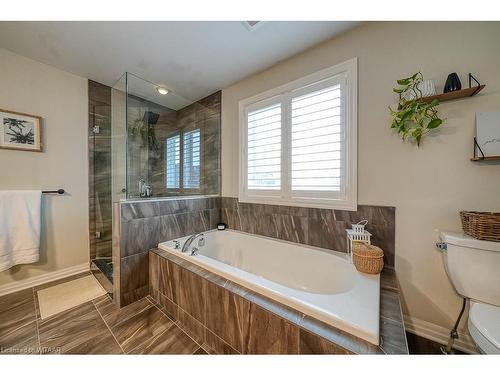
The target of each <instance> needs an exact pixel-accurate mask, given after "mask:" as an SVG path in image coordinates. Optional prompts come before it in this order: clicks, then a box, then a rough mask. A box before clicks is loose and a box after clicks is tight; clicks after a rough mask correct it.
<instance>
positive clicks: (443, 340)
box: [404, 315, 477, 354]
mask: <svg viewBox="0 0 500 375" xmlns="http://www.w3.org/2000/svg"><path fill="white" fill-rule="evenodd" d="M404 320H405V327H406V330H407V331H408V332H411V333H414V334H415V335H417V336H420V337H424V338H426V339H428V340H432V341H434V342H437V343H440V344H443V345H446V344H448V338H449V337H450V328H445V327H441V326H439V325H437V324H433V323H429V322H426V321H425V320H421V319H417V318H412V317H409V316H408V315H405V316H404ZM458 335H459V338H458V339H456V340H455V343H454V345H453V347H454V348H455V349H458V350H461V351H462V352H465V353H470V354H476V353H477V349H476V347H475V345H474V341H473V340H472V337H471V336H470V335H469V333H468V332H466V331H461V332H458Z"/></svg>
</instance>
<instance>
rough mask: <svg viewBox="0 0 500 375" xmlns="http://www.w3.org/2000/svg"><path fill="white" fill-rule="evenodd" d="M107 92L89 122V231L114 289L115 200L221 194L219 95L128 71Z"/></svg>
mask: <svg viewBox="0 0 500 375" xmlns="http://www.w3.org/2000/svg"><path fill="white" fill-rule="evenodd" d="M109 90H110V105H108V107H107V108H105V109H106V111H108V112H109V115H108V116H107V117H106V116H104V117H102V118H103V119H106V121H100V122H99V121H97V120H95V119H94V120H95V121H96V122H99V123H98V124H97V123H96V124H95V126H94V128H93V129H94V131H93V136H94V147H93V150H92V151H91V152H93V160H94V171H93V173H94V179H93V181H94V186H93V192H94V194H93V195H92V194H91V207H93V208H94V212H93V215H92V214H91V217H92V216H94V220H95V223H94V226H92V223H91V226H90V227H91V228H95V241H94V244H92V241H91V264H92V267H91V268H92V270H93V273H94V275H96V277H97V278H98V280H99V281H100V282H101V284H103V286H105V288H106V289H107V290H108V291H111V290H112V284H113V263H112V256H111V254H112V240H113V237H112V227H113V225H112V219H113V218H112V214H111V213H112V205H113V203H114V202H119V201H121V200H143V199H159V198H167V197H171V198H175V197H180V196H193V195H209V196H210V195H219V193H220V92H219V93H215V94H213V95H210V96H208V97H206V98H203V99H200V100H189V99H186V98H184V97H182V96H180V95H177V94H176V93H175V92H173V91H172V90H169V88H167V87H165V86H163V85H159V84H154V83H151V82H148V81H146V80H144V79H142V78H140V77H137V76H136V75H133V74H131V73H125V74H124V75H123V76H122V77H121V78H120V79H119V80H118V81H117V82H116V84H115V85H114V86H113V87H111V88H109ZM89 95H90V92H89ZM217 98H218V99H217ZM96 130H97V131H96ZM104 140H105V141H104ZM91 173H92V171H91ZM92 199H93V201H92ZM91 236H92V233H91ZM92 246H94V247H95V248H94V249H92ZM92 255H93V256H92Z"/></svg>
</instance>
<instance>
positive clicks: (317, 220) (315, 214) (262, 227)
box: [221, 197, 396, 267]
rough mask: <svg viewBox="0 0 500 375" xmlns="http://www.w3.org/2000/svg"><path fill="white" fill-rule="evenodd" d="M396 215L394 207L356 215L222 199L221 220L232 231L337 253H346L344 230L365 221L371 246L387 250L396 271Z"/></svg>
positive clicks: (361, 209)
mask: <svg viewBox="0 0 500 375" xmlns="http://www.w3.org/2000/svg"><path fill="white" fill-rule="evenodd" d="M395 214H396V209H395V207H384V206H367V205H358V210H357V211H341V210H330V209H319V208H305V207H290V206H277V205H266V204H254V203H242V202H239V201H238V198H227V197H223V198H221V220H222V222H224V223H226V224H228V226H229V228H230V229H235V230H241V231H243V232H248V233H253V234H259V235H263V236H268V237H273V238H278V239H281V240H286V241H292V242H298V243H303V244H306V245H311V246H318V247H322V248H326V249H332V250H336V251H346V249H347V239H346V232H345V230H346V229H347V228H350V227H351V224H355V223H357V222H359V221H361V220H363V219H366V220H368V226H367V227H366V229H367V230H368V231H369V232H370V233H372V235H373V236H372V243H373V244H374V245H377V246H380V247H381V248H382V249H383V250H384V254H385V263H386V265H387V266H389V267H394V252H395Z"/></svg>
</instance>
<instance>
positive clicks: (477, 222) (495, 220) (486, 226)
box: [460, 211, 500, 242]
mask: <svg viewBox="0 0 500 375" xmlns="http://www.w3.org/2000/svg"><path fill="white" fill-rule="evenodd" d="M460 217H461V219H462V228H463V230H464V232H465V233H466V234H468V235H469V236H472V237H474V238H476V239H478V240H483V241H495V242H500V212H476V211H462V212H460Z"/></svg>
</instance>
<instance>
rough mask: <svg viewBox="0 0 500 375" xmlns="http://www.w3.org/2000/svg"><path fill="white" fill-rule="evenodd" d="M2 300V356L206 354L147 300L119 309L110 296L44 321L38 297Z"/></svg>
mask: <svg viewBox="0 0 500 375" xmlns="http://www.w3.org/2000/svg"><path fill="white" fill-rule="evenodd" d="M81 276H83V275H78V276H73V277H71V278H66V279H63V280H60V281H58V282H53V283H50V284H45V285H41V286H37V287H35V288H30V289H26V290H23V291H20V292H16V293H12V294H9V295H6V296H1V297H0V354H64V353H68V354H125V353H126V354H206V352H205V351H204V350H203V349H202V348H201V347H200V345H198V344H197V343H196V342H195V341H194V340H193V339H191V338H190V337H189V336H188V335H187V334H186V332H184V331H183V330H182V329H181V327H179V326H178V325H177V324H176V323H175V322H174V321H172V320H171V319H170V318H169V317H168V316H167V315H165V314H164V313H163V312H162V311H161V310H160V309H159V308H158V307H157V306H156V305H155V304H154V303H153V302H151V301H150V300H149V299H148V298H143V299H142V300H140V301H137V302H135V303H133V304H131V305H128V306H126V307H125V308H123V309H118V308H117V307H116V306H115V305H114V304H113V303H112V301H111V299H110V298H109V297H108V296H102V297H99V298H96V299H94V300H92V301H90V302H86V303H84V304H82V305H80V306H77V307H74V308H72V309H70V310H67V311H64V312H61V313H59V314H57V315H54V316H52V317H50V318H47V319H44V320H41V319H40V313H39V308H38V300H37V294H36V291H37V290H40V289H43V288H46V287H48V286H52V285H55V284H57V283H62V282H66V281H69V280H70V279H74V278H76V277H81Z"/></svg>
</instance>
